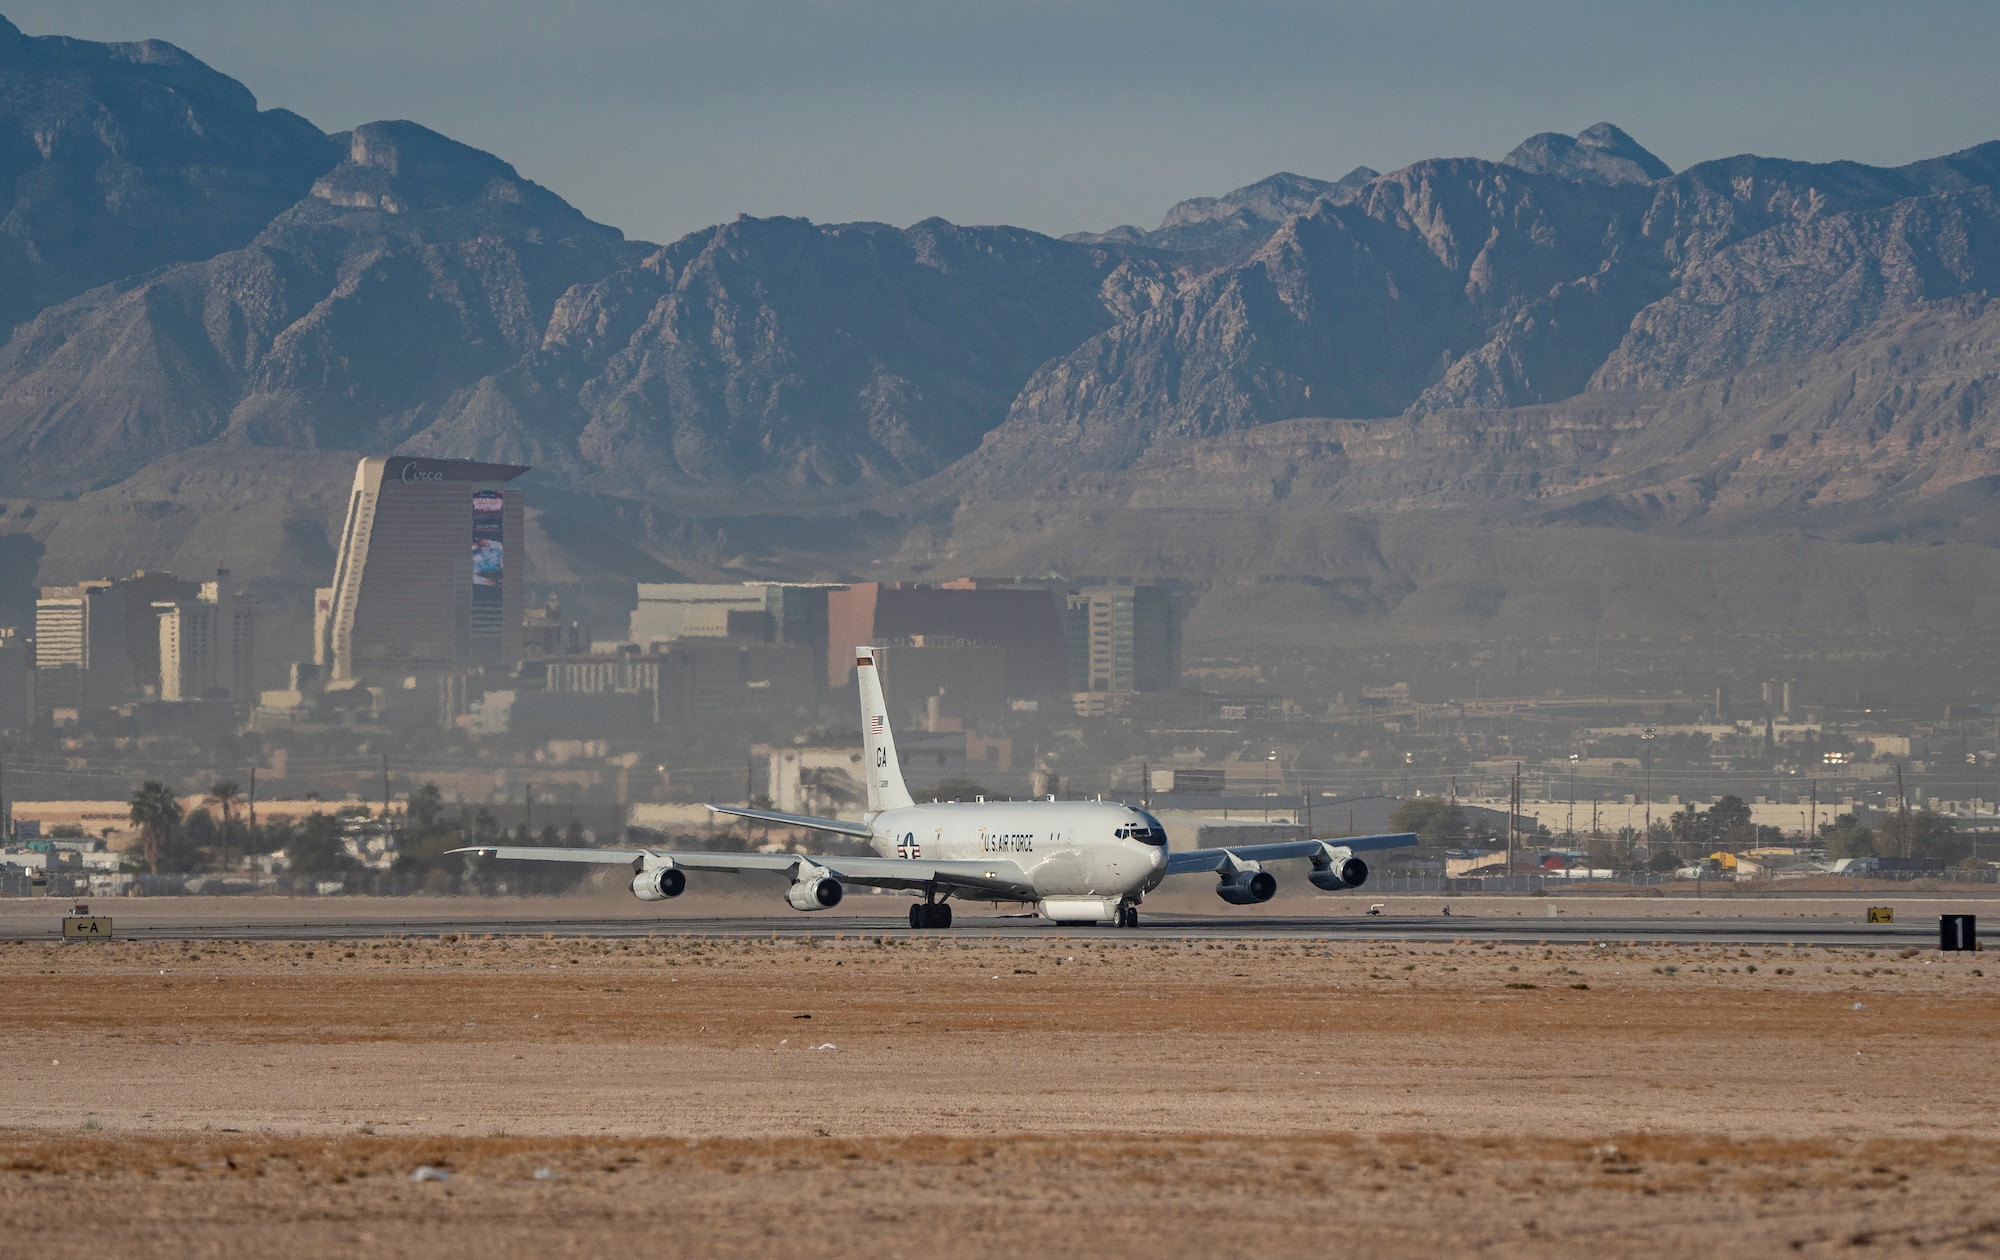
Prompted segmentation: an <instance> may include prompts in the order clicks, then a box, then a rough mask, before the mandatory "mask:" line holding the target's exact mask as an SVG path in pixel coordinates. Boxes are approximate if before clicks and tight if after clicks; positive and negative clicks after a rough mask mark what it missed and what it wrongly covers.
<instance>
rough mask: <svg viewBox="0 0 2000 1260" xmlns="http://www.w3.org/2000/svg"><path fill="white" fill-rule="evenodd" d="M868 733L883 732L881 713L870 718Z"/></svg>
mask: <svg viewBox="0 0 2000 1260" xmlns="http://www.w3.org/2000/svg"><path fill="white" fill-rule="evenodd" d="M868 733H869V734H870V735H880V734H881V733H882V715H881V714H879V713H877V714H876V715H875V716H873V717H871V718H869V719H868Z"/></svg>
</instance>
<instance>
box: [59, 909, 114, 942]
mask: <svg viewBox="0 0 2000 1260" xmlns="http://www.w3.org/2000/svg"><path fill="white" fill-rule="evenodd" d="M62 925H63V939H64V940H66V941H108V940H110V939H111V920H110V919H108V918H105V917H104V916H102V915H81V914H70V915H64V916H63V921H62Z"/></svg>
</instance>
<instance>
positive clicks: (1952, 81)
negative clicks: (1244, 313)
mask: <svg viewBox="0 0 2000 1260" xmlns="http://www.w3.org/2000/svg"><path fill="white" fill-rule="evenodd" d="M0 10H4V11H5V12H6V14H7V16H8V17H9V18H11V19H12V20H13V21H14V22H15V23H16V24H17V25H18V26H20V27H21V28H22V29H23V30H25V31H27V32H28V33H30V34H36V35H45V34H63V35H77V36H82V37H85V38H90V39H109V40H116V39H141V38H146V37H157V38H161V39H167V40H171V41H172V42H174V43H176V44H179V45H181V46H182V47H184V48H186V49H187V50H188V51H190V52H192V53H194V54H195V55H196V56H198V57H200V58H202V59H203V60H204V61H207V62H208V63H210V64H211V65H213V66H215V67H216V68H217V69H220V70H222V71H223V72H225V73H227V74H230V75H233V76H235V77H236V78H238V79H241V80H242V81H243V82H244V83H246V84H248V85H249V87H250V89H251V90H252V91H254V92H255V93H256V94H257V97H258V99H259V100H260V101H261V102H262V103H263V104H264V106H265V107H267V108H268V107H271V106H284V107H286V108H288V109H293V110H296V111H298V112H299V113H301V114H304V115H305V116H306V117H307V118H310V119H311V120H312V121H313V122H314V123H316V124H318V125H319V126H320V127H322V128H325V129H326V130H328V131H336V130H340V129H343V128H346V127H350V126H353V125H354V124H356V123H361V122H367V121H371V120H374V119H380V118H411V119H415V120H416V121H418V122H421V123H424V124H426V125H428V126H431V127H434V128H436V129H437V130H439V131H442V132H444V133H446V134H447V135H450V136H453V137H456V138H457V139H460V140H463V141H465V142H467V143H469V144H474V145H477V146H479V147H480V148H484V149H489V150H491V151H493V152H494V153H497V154H499V155H500V156H501V157H504V158H506V159H507V160H509V161H511V162H513V163H514V164H515V166H517V167H518V168H519V169H520V170H521V172H522V173H523V174H524V175H526V176H528V177H529V178H531V179H534V180H536V181H538V182H540V183H543V184H546V185H548V186H549V187H550V188H552V189H554V190H555V191H556V192H558V193H560V194H561V195H562V196H563V197H565V198H567V199H568V200H569V201H571V202H572V203H574V204H575V205H577V206H578V207H579V208H581V209H582V210H583V211H584V212H585V213H587V214H589V215H591V216H592V217H594V218H597V219H600V220H603V221H604V222H607V223H611V224H615V225H616V226H618V227H620V228H623V229H624V230H625V231H626V232H627V233H628V234H630V235H632V236H636V237H641V238H645V239H650V240H658V241H664V240H670V239H672V238H674V237H677V236H679V235H681V234H683V233H685V232H688V231H692V230H694V229H696V228H699V227H702V226H704V225H706V224H709V223H713V222H716V221H719V220H723V219H728V218H733V217H734V216H735V215H737V214H739V213H748V214H755V215H774V214H796V215H805V216H807V217H809V218H812V219H815V220H819V221H840V220H849V219H880V220H886V221H888V222H891V223H897V224H907V223H912V222H915V221H916V220H918V219H922V218H925V217H928V216H930V215H942V216H944V217H946V218H949V219H953V220H956V221H958V222H962V223H1015V224H1020V225H1023V226H1026V227H1032V228H1037V229H1040V230H1042V231H1046V232H1052V233H1058V234H1059V233H1063V232H1071V231H1077V230H1084V229H1101V228H1107V227H1111V226H1113V225H1114V224H1118V223H1127V222H1129V223H1138V224H1141V225H1143V226H1147V227H1150V226H1153V225H1154V224H1156V223H1157V222H1158V221H1159V218H1160V215H1161V213H1162V212H1163V211H1165V209H1166V208H1167V207H1168V206H1169V205H1170V204H1172V203H1173V202H1174V201H1177V200H1179V199H1180V198H1182V197H1188V196H1197V195H1201V194H1208V193H1218V192H1223V191H1226V190H1228V189H1230V188H1233V187H1236V186H1239V185H1242V184H1245V183H1248V182H1250V181H1252V180H1255V179H1258V178H1261V177H1262V176H1264V175H1267V174H1270V173H1271V172H1273V171H1278V170H1292V171H1297V172H1300V173H1302V174H1307V175H1316V176H1320V177H1323V178H1332V177H1335V176H1338V175H1340V174H1341V173H1343V172H1345V171H1346V170H1348V169H1349V168H1351V167H1353V166H1356V165H1361V164H1365V165H1368V166H1373V167H1376V168H1378V169H1381V170H1391V169H1394V168H1395V167H1398V166H1401V165H1403V164H1405V163H1408V162H1412V161H1415V160H1417V159H1419V158H1425V157H1439V156H1454V155H1478V156H1485V157H1498V156H1500V155H1501V154H1503V153H1505V152H1506V151H1507V150H1508V149H1510V148H1512V147H1513V145H1514V144H1515V143H1516V142H1518V141H1519V140H1521V139H1522V138H1524V137H1525V136H1527V135H1529V134H1531V133H1533V132H1537V131H1567V132H1574V131H1577V130H1580V129H1581V128H1583V127H1586V126H1588V125H1590V124H1591V123H1593V122H1596V121H1598V120H1599V119H1609V120H1611V121H1613V122H1616V123H1618V124H1619V125H1621V126H1623V127H1624V128H1625V129H1626V130H1628V131H1630V132H1631V133H1632V134H1633V135H1634V136H1635V137H1636V138H1637V139H1638V140H1639V141H1640V142H1641V143H1643V144H1645V145H1646V146H1647V147H1649V148H1651V149H1652V150H1653V151H1655V152H1656V153H1658V154H1659V155H1660V156H1661V157H1662V158H1664V159H1666V161H1667V162H1668V163H1669V164H1671V165H1673V166H1674V167H1675V168H1680V167H1683V166H1686V165H1688V164H1690V163H1693V162H1697V161H1700V160H1702V159H1705V158H1712V157H1721V156H1726V155H1729V154H1733V153H1743V152H1754V153H1764V154H1771V155H1778V156H1785V157H1794V158H1804V159H1811V160H1825V159H1832V158H1853V159H1856V160H1859V161H1864V162H1873V163H1881V164H1895V163H1900V162H1906V161H1910V160H1913V159H1915V158H1920V157H1927V156H1931V155H1934V154H1938V153H1944V152H1949V151H1951V150H1953V149H1959V148H1963V147H1965V146H1967V145H1971V144H1975V143H1978V142H1980V141H1983V140H1990V139H1995V138H2000V72H1996V70H1995V67H1996V66H2000V4H1994V3H1991V2H1990V0H1981V2H1966V3H1918V2H1914V0H1912V2H1909V3H1882V4H1860V3H1848V2H1844V0H1818V2H1814V3H1807V2H1799V3H1757V2H1755V0H1735V2H1733V3H1712V2H1710V0H1650V2H1648V3H1630V4H1627V3H1611V2H1609V0H1596V2H1593V3H1581V2H1574V3H1562V2H1556V0H1521V2H1519V3H1470V2H1463V3H1416V2H1411V0H1405V2H1401V3H1349V4H1343V3H1288V2H1285V0H1273V2H1266V0H1249V2H1245V0H1237V2H1235V3H1229V4H1202V3H1191V2H1188V3H1141V2H1139V0H1040V2H1035V0H1024V2H1014V0H967V2H964V3H952V2H951V0H911V2H908V3H901V2H897V0H817V2H809V0H733V2H730V3H715V4H677V3H666V2H659V3H645V2H642V0H567V2H563V0H489V2H487V3H473V2H470V0H461V2H457V3H452V2H447V0H174V3H173V4H170V5H163V4H160V3H159V2H158V0H33V2H24V0H14V3H12V4H6V3H4V0H0Z"/></svg>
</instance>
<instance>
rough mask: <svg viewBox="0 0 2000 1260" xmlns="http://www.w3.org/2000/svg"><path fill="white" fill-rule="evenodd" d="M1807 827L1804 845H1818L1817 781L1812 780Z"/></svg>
mask: <svg viewBox="0 0 2000 1260" xmlns="http://www.w3.org/2000/svg"><path fill="white" fill-rule="evenodd" d="M1807 827H1808V830H1807V832H1806V843H1807V844H1818V843H1819V780H1818V779H1814V780H1813V781H1812V814H1811V816H1810V820H1809V821H1808V823H1807Z"/></svg>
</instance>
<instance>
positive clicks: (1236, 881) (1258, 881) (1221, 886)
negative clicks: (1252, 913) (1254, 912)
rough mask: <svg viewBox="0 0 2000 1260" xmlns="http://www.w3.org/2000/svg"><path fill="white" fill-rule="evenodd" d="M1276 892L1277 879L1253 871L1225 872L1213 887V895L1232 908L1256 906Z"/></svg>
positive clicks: (1266, 873)
mask: <svg viewBox="0 0 2000 1260" xmlns="http://www.w3.org/2000/svg"><path fill="white" fill-rule="evenodd" d="M1277 891H1278V877H1277V876H1276V875H1273V874H1271V872H1269V871H1260V870H1255V869H1246V870H1239V871H1225V872H1223V875H1222V879H1221V880H1220V881H1219V882H1218V883H1217V884H1216V885H1215V895H1216V896H1218V897H1220V898H1222V899H1223V900H1224V901H1226V902H1228V903H1229V904H1230V905H1232V906H1254V905H1258V904H1259V903H1261V902H1266V901H1269V900H1270V899H1271V898H1272V896H1273V895H1274V894H1276V893H1277Z"/></svg>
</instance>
